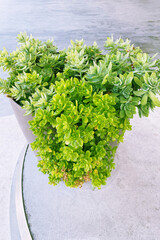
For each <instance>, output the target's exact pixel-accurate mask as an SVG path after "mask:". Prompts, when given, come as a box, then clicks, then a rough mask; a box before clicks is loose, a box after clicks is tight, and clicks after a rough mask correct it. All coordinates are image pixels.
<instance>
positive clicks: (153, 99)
mask: <svg viewBox="0 0 160 240" xmlns="http://www.w3.org/2000/svg"><path fill="white" fill-rule="evenodd" d="M149 97H150V99H151V100H152V101H153V103H154V104H155V106H157V107H160V100H159V99H158V98H157V97H156V95H155V94H154V93H153V92H152V91H149Z"/></svg>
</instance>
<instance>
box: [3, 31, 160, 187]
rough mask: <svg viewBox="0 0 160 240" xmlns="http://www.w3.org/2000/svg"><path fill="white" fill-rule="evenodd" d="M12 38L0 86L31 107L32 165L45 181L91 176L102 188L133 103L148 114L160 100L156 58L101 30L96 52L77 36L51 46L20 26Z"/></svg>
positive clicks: (78, 181)
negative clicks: (100, 45) (14, 39)
mask: <svg viewBox="0 0 160 240" xmlns="http://www.w3.org/2000/svg"><path fill="white" fill-rule="evenodd" d="M18 42H19V44H20V46H19V48H17V50H16V51H13V52H12V53H8V52H7V50H6V49H4V50H3V51H1V52H0V66H1V67H2V68H3V69H4V71H8V73H9V76H8V78H7V79H6V80H2V79H1V80H0V91H1V92H3V93H4V94H6V95H8V96H10V97H12V98H13V99H14V100H15V101H16V102H18V103H19V104H20V105H21V106H22V107H23V108H24V109H25V110H26V114H32V115H33V120H32V121H30V128H31V130H32V132H33V133H34V134H35V136H36V139H35V141H34V142H33V143H32V144H31V146H32V149H33V150H36V152H37V154H38V156H40V159H41V160H40V161H39V163H38V167H39V168H40V170H41V171H42V172H43V173H44V174H48V175H49V183H50V184H53V185H56V184H58V183H59V182H60V181H61V180H63V181H64V182H65V184H66V185H67V186H69V187H81V186H82V185H83V183H84V182H87V181H91V182H92V185H93V187H98V188H101V185H105V184H106V180H107V178H108V177H109V176H110V175H111V171H112V169H113V168H114V155H115V153H116V149H117V147H116V146H115V145H117V144H118V143H119V142H121V141H123V136H124V133H125V131H126V130H131V125H130V119H131V118H133V116H134V114H136V111H137V110H138V113H139V116H140V117H142V116H146V117H147V116H148V115H149V111H150V110H153V109H154V108H155V107H156V106H158V107H160V101H159V99H158V98H157V94H159V93H160V71H159V67H160V60H159V59H156V60H154V58H155V56H153V57H150V56H149V55H148V54H146V53H143V52H142V50H141V49H140V48H138V47H134V45H131V44H130V41H129V40H128V39H127V40H126V41H124V40H123V39H121V38H120V39H118V40H116V41H114V40H113V38H107V41H106V42H105V45H104V47H105V50H103V52H102V51H101V50H100V49H99V48H98V46H97V44H96V43H94V44H93V45H92V46H86V45H84V41H83V40H81V41H75V42H73V41H71V46H69V47H68V49H64V50H62V51H58V50H57V47H56V46H54V45H53V42H52V41H47V42H41V41H39V40H37V39H34V38H33V37H32V36H30V37H28V36H27V34H26V33H21V34H20V35H19V36H18Z"/></svg>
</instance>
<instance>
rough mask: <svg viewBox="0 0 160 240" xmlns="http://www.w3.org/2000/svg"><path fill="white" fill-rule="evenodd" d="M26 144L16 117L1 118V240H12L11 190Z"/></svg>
mask: <svg viewBox="0 0 160 240" xmlns="http://www.w3.org/2000/svg"><path fill="white" fill-rule="evenodd" d="M24 143H25V139H24V137H23V134H22V132H21V130H20V128H19V126H18V124H17V121H16V119H15V116H14V115H10V116H4V117H0V240H10V224H9V222H10V216H9V205H10V189H11V183H12V177H13V173H14V169H15V166H16V162H17V159H18V156H19V154H20V151H21V149H22V147H23V145H24Z"/></svg>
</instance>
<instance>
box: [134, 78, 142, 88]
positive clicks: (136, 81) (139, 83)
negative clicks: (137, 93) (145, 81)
mask: <svg viewBox="0 0 160 240" xmlns="http://www.w3.org/2000/svg"><path fill="white" fill-rule="evenodd" d="M134 81H135V83H136V84H137V85H138V86H139V87H142V82H141V80H140V79H139V78H137V77H134Z"/></svg>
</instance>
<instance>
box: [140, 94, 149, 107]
mask: <svg viewBox="0 0 160 240" xmlns="http://www.w3.org/2000/svg"><path fill="white" fill-rule="evenodd" d="M147 100H148V93H145V94H144V95H143V97H142V99H141V104H142V105H146V104H147Z"/></svg>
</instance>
